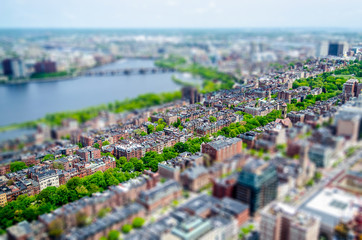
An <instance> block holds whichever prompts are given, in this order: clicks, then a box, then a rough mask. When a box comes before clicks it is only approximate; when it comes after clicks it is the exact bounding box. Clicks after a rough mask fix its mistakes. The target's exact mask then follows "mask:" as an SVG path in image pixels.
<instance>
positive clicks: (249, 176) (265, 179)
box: [235, 159, 278, 216]
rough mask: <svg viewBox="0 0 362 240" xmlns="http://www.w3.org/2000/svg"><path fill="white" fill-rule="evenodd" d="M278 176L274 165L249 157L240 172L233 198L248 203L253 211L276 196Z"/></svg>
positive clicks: (252, 213) (251, 211) (253, 212)
mask: <svg viewBox="0 0 362 240" xmlns="http://www.w3.org/2000/svg"><path fill="white" fill-rule="evenodd" d="M277 189H278V176H277V172H276V169H275V166H273V165H272V164H270V163H268V162H265V161H263V160H261V159H250V160H249V161H248V163H247V164H246V165H245V166H244V167H243V169H242V171H241V172H240V175H239V178H238V181H237V184H236V191H235V198H236V199H238V200H240V201H242V202H244V203H247V204H249V208H250V210H249V212H250V215H251V216H254V214H255V212H257V211H258V210H259V209H261V208H263V207H264V206H266V205H267V204H268V203H270V202H272V201H273V200H275V199H276V198H277V191H278V190H277Z"/></svg>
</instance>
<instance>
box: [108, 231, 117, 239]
mask: <svg viewBox="0 0 362 240" xmlns="http://www.w3.org/2000/svg"><path fill="white" fill-rule="evenodd" d="M119 234H120V233H119V232H118V231H117V230H111V231H110V232H109V233H108V240H118V239H119Z"/></svg>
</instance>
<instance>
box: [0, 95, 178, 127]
mask: <svg viewBox="0 0 362 240" xmlns="http://www.w3.org/2000/svg"><path fill="white" fill-rule="evenodd" d="M177 99H181V92H180V91H175V92H165V93H159V94H156V93H147V94H141V95H139V96H138V97H136V98H133V99H125V100H123V101H118V100H116V101H115V102H111V103H108V104H102V105H98V106H93V107H89V108H84V109H81V110H77V111H67V112H57V113H51V114H47V115H46V116H45V117H43V118H40V119H38V120H34V121H28V122H24V123H16V124H10V125H7V126H2V127H0V132H5V131H11V130H16V129H20V128H34V127H36V125H37V124H39V123H45V124H47V125H50V126H59V125H60V124H61V122H62V120H63V119H66V118H72V119H75V120H77V121H78V122H79V123H84V122H86V121H88V120H90V119H92V118H94V117H96V116H98V114H99V112H100V111H110V112H114V113H120V112H124V111H131V110H135V109H141V108H147V107H152V106H157V105H161V104H165V103H169V102H172V101H175V100H177Z"/></svg>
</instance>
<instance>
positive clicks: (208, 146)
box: [201, 138, 242, 162]
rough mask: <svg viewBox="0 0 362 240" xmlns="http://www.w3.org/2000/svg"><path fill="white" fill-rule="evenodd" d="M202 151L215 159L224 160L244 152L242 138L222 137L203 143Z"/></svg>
mask: <svg viewBox="0 0 362 240" xmlns="http://www.w3.org/2000/svg"><path fill="white" fill-rule="evenodd" d="M201 152H202V153H206V154H208V155H209V156H210V157H211V158H212V160H213V161H216V162H222V161H224V160H225V159H228V158H230V157H232V156H234V155H236V154H238V153H241V152H242V140H241V139H240V138H221V139H219V140H216V141H213V142H209V143H204V144H202V145H201Z"/></svg>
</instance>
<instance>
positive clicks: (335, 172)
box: [291, 150, 362, 208]
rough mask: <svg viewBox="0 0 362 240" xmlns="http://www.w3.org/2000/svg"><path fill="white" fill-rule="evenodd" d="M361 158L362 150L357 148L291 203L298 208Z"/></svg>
mask: <svg viewBox="0 0 362 240" xmlns="http://www.w3.org/2000/svg"><path fill="white" fill-rule="evenodd" d="M361 158H362V150H357V151H356V153H355V154H354V155H353V156H351V157H349V158H347V159H346V160H344V161H343V162H341V163H340V164H339V165H338V166H337V167H336V168H334V169H333V170H332V171H330V172H328V173H326V174H327V175H326V176H324V177H323V179H322V180H321V181H319V182H318V183H316V184H314V185H313V186H312V187H310V188H309V189H308V190H307V191H306V192H305V193H304V194H303V195H302V196H301V197H300V198H299V199H298V200H296V201H294V202H293V203H291V205H292V206H294V207H296V208H299V207H300V206H301V205H303V204H304V203H305V202H306V201H307V200H309V199H310V198H311V197H314V196H315V195H317V194H318V193H319V192H320V191H321V190H322V189H323V188H325V187H326V186H327V185H328V184H329V183H331V182H333V181H335V180H336V178H338V177H340V176H342V175H343V172H345V171H347V170H348V169H349V168H350V167H351V166H352V165H353V164H354V163H356V162H357V161H358V160H359V159H361Z"/></svg>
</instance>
